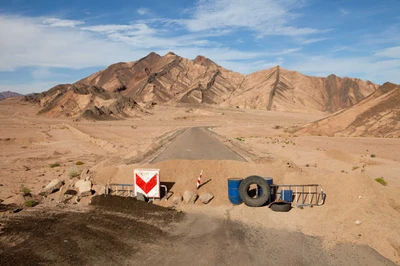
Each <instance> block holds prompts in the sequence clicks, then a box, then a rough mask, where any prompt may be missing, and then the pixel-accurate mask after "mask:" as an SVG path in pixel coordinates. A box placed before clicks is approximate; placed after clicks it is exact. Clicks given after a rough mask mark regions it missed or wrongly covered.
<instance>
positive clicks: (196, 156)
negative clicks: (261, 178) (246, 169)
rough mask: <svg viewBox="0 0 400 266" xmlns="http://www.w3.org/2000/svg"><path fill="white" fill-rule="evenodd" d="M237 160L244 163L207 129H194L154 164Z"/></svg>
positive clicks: (190, 129)
mask: <svg viewBox="0 0 400 266" xmlns="http://www.w3.org/2000/svg"><path fill="white" fill-rule="evenodd" d="M171 159H178V160H235V161H243V162H245V161H246V160H245V159H243V158H242V157H241V156H239V155H238V154H236V153H234V152H233V151H231V150H230V149H228V148H227V147H226V146H224V145H223V144H222V143H221V142H219V141H217V140H216V139H214V138H213V137H212V136H211V135H210V134H209V133H208V132H207V129H205V128H200V127H192V128H189V129H187V130H186V131H185V132H183V133H182V134H181V135H180V136H178V137H177V139H176V140H175V141H174V142H173V143H172V144H171V145H170V146H169V147H168V148H167V149H166V150H165V151H164V152H163V153H162V154H160V155H159V156H158V157H157V158H155V159H154V160H153V163H157V162H162V161H165V160H171Z"/></svg>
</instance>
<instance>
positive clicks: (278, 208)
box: [270, 201, 292, 212]
mask: <svg viewBox="0 0 400 266" xmlns="http://www.w3.org/2000/svg"><path fill="white" fill-rule="evenodd" d="M270 207H271V210H273V211H274V212H288V211H290V210H291V209H292V204H291V203H290V202H284V201H278V202H274V203H272V204H271V206H270Z"/></svg>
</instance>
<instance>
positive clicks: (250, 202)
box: [228, 175, 292, 212]
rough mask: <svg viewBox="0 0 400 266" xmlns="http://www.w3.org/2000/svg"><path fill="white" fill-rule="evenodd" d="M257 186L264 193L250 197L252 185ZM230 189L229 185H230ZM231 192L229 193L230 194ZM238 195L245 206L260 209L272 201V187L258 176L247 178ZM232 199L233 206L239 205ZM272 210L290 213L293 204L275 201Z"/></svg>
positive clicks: (242, 182)
mask: <svg viewBox="0 0 400 266" xmlns="http://www.w3.org/2000/svg"><path fill="white" fill-rule="evenodd" d="M254 184H255V185H257V187H258V188H259V189H260V190H261V191H262V193H260V194H259V195H258V196H257V197H252V196H250V195H249V193H248V191H249V188H250V186H251V185H254ZM228 187H229V184H228ZM229 193H230V192H228V194H229ZM238 194H239V196H240V199H241V201H243V202H244V204H246V205H247V206H249V207H260V206H264V205H265V204H266V203H267V202H268V201H269V199H270V196H271V187H270V185H269V184H268V183H267V181H266V180H265V179H264V178H262V177H260V176H256V175H252V176H249V177H246V178H245V179H243V180H242V181H241V182H240V185H239V188H238ZM229 197H230V201H231V202H232V203H233V204H238V201H237V199H235V201H233V200H232V199H231V196H230V195H229ZM269 206H270V208H271V209H272V210H273V211H277V212H288V211H290V209H291V208H292V204H291V203H290V202H286V201H282V200H279V201H275V202H272V203H270V205H269Z"/></svg>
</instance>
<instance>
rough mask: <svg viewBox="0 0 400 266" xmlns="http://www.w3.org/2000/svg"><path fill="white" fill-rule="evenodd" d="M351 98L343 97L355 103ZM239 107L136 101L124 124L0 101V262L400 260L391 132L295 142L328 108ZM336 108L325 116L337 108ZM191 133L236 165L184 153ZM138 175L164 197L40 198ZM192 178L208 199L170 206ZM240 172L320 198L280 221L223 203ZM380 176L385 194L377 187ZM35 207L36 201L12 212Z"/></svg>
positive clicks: (399, 187) (396, 156)
mask: <svg viewBox="0 0 400 266" xmlns="http://www.w3.org/2000/svg"><path fill="white" fill-rule="evenodd" d="M169 56H173V55H169ZM154 60H155V59H154ZM202 60H203V61H202ZM198 61H201V63H202V64H203V65H204V64H207V61H206V60H205V59H201V58H200V59H198ZM142 62H143V61H142ZM181 63H182V61H180V64H181ZM208 63H209V62H208ZM186 64H191V63H190V62H186ZM100 74H101V73H100ZM230 75H234V73H230ZM291 75H297V74H296V73H292V74H291ZM145 77H146V79H147V76H145ZM164 78H165V76H164ZM281 78H282V77H281ZM331 79H333V78H331ZM93 80H94V78H93ZM238 80H239V79H238ZM86 81H87V82H92V80H86ZM93 82H94V81H93ZM244 82H246V81H244ZM101 86H103V85H101ZM146 86H147V85H145V86H144V87H143V88H144V89H148V88H147V87H146ZM366 86H370V85H366ZM106 87H107V86H106ZM111 87H112V86H111ZM116 87H121V86H120V84H117V85H116ZM371 87H373V86H372V85H371ZM132 88H133V89H132V91H133V90H134V87H132ZM135 88H136V87H135ZM112 90H114V87H112ZM126 91H129V89H128V90H126ZM283 91H284V92H285V91H286V92H287V90H283ZM372 91H373V90H371V89H370V91H369V92H370V93H372ZM191 93H192V92H191ZM193 93H195V92H193ZM244 93H245V92H244ZM247 93H251V94H252V95H253V96H254V97H255V96H256V95H257V92H247ZM356 94H357V95H358V96H357V97H351V99H352V100H354V101H356V100H357V101H360V100H361V98H363V97H361V95H360V93H356ZM71 95H72V93H69V96H68V97H72V98H73V97H75V96H73V95H72V96H71ZM147 95H149V94H147ZM187 95H188V97H189V96H190V97H192V99H195V98H196V97H194V96H193V95H191V94H190V93H189V94H187ZM253 96H251V97H253ZM202 97H203V99H207V97H208V96H207V95H206V96H201V97H200V98H202ZM251 97H250V96H249V98H251ZM72 98H71V99H72ZM245 98H246V97H243V98H240V97H239V98H234V97H232V98H231V99H230V100H229V99H228V100H226V101H225V104H224V101H223V100H221V101H220V102H221V104H220V105H218V106H217V105H212V104H213V103H210V104H208V103H206V102H202V103H201V104H199V102H196V101H193V102H191V101H185V102H179V103H176V102H175V101H173V103H172V102H166V103H164V104H150V105H148V106H147V107H144V105H143V106H142V107H140V108H139V109H138V108H136V107H135V109H134V112H131V113H130V116H126V117H124V119H120V120H103V121H100V120H96V121H95V120H92V119H89V120H86V119H73V118H71V117H68V116H65V115H52V116H50V115H46V114H44V115H37V114H38V113H39V112H40V111H41V110H43V105H38V104H32V103H31V102H29V101H24V100H23V99H22V98H20V97H17V98H12V99H7V100H3V101H1V102H0V121H1V123H0V199H1V201H2V202H1V206H2V208H1V210H0V211H1V212H0V215H1V216H0V239H1V242H0V243H1V244H0V264H2V265H28V264H29V265H40V264H42V265H43V264H45V265H47V264H49V265H74V264H75V265H76V264H85V265H111V264H112V265H143V264H145V265H160V264H162V265H182V264H192V265H278V264H279V265H282V263H283V264H284V265H311V264H323V263H324V264H327V265H394V264H400V234H399V232H400V199H399V198H398V196H399V195H400V193H399V192H400V180H399V176H398V173H399V172H400V162H399V160H400V139H399V138H398V137H399V136H392V137H391V138H379V137H366V136H363V137H354V136H353V137H346V136H341V135H335V136H332V135H331V136H326V135H324V134H320V136H318V135H309V134H306V133H304V132H301V131H300V132H293V131H292V129H293V128H296V127H300V126H302V125H305V124H308V123H311V122H313V121H318V120H320V119H323V118H324V117H325V116H326V115H327V113H324V111H327V110H324V109H321V108H320V107H319V106H320V105H318V104H317V105H316V107H315V108H314V111H313V112H310V110H306V111H303V112H294V111H287V110H286V109H288V108H287V105H284V104H283V103H282V102H281V101H279V98H278V100H275V107H276V108H273V107H272V106H273V103H271V104H270V105H271V108H269V109H271V110H266V108H263V109H262V110H257V108H255V109H249V108H245V104H246V103H245V102H244V101H243V100H244V99H245ZM283 98H284V97H283ZM283 98H282V99H283ZM196 99H198V98H196ZM152 100H153V98H152V99H151V100H150V102H151V101H152ZM229 101H233V102H232V104H231V103H229V104H228V103H227V102H229ZM335 101H336V100H332V101H331V105H330V107H329V108H330V109H332V112H333V111H337V110H338V108H339V107H340V106H341V105H342V104H343V103H338V104H335ZM128 102H129V101H128ZM268 102H269V100H268V99H264V100H263V103H262V105H263V106H264V107H265V106H267V105H268ZM255 103H257V101H255ZM346 103H349V102H348V101H346ZM131 104H132V103H131ZM352 104H353V103H351V104H350V105H352ZM236 105H237V106H238V107H239V108H237V107H236ZM239 105H240V106H239ZM74 106H76V105H74ZM302 106H304V105H303V104H297V105H295V106H294V107H293V110H297V109H301V108H302ZM289 107H290V106H289ZM317 107H318V108H317ZM57 108H58V107H57ZM259 109H261V108H259ZM275 109H278V110H280V111H274V110H275ZM283 109H285V110H286V111H285V110H283ZM49 110H50V111H52V110H58V109H49ZM291 110H292V109H291ZM63 112H64V111H63ZM75 117H76V116H75ZM195 129H196V130H195ZM198 130H201V131H202V132H203V133H204V134H208V136H209V137H210V138H211V139H213V141H217V142H219V143H220V145H223V146H224V148H219V149H218V150H222V149H227V150H229V151H230V152H231V153H233V154H235V156H232V157H229V156H231V155H232V154H231V155H224V152H221V154H215V153H211V154H209V153H207V152H206V151H204V149H202V150H201V151H199V153H198V154H195V155H193V153H196V149H198V148H199V147H198V146H196V145H192V142H193V141H190V143H188V148H186V149H185V147H182V146H184V145H183V144H182V143H185V138H186V139H192V138H193V136H194V138H196V137H195V135H196V134H197V133H196V132H198ZM190 131H194V133H191V134H190V135H188V134H189V133H190ZM188 132H189V133H188ZM185 134H186V135H185ZM193 134H194V135H193ZM210 141H211V140H210ZM207 142H208V140H207V141H205V144H204V145H200V146H203V148H204V147H207V146H205V145H207ZM174 143H175V144H176V143H178V144H179V143H181V144H179V145H178V144H176V145H175V144H174ZM174 145H175V146H174ZM189 146H190V147H189ZM196 147H197V148H196ZM168 149H170V151H169V152H170V153H169V154H170V155H168V156H166V154H168V153H167V152H168ZM171 149H172V152H171ZM182 154H186V155H182ZM227 154H228V153H227ZM226 156H228V157H226ZM77 162H80V163H79V164H78V165H77ZM139 168H155V169H160V179H161V182H165V183H168V184H170V193H171V196H170V199H169V200H168V201H165V198H162V199H161V200H160V201H155V202H154V203H153V204H149V203H143V202H136V201H135V200H134V199H132V202H131V204H130V203H129V201H128V200H130V199H127V200H126V201H121V200H120V199H118V198H117V199H114V204H113V205H112V204H110V203H109V202H107V201H104V198H103V197H101V198H99V197H95V198H92V197H82V198H81V200H80V201H79V202H78V201H76V202H72V201H71V202H68V203H64V195H63V191H62V190H60V191H58V192H56V193H52V194H50V195H48V196H46V197H42V196H40V195H39V194H40V192H41V191H42V189H43V187H44V186H46V185H47V184H48V183H49V182H50V181H51V180H53V179H55V178H57V179H60V180H63V181H64V183H65V184H69V183H73V182H76V181H77V180H78V179H86V180H90V181H91V182H92V184H93V190H94V191H95V194H94V196H96V195H101V194H102V193H103V191H104V186H105V185H107V184H110V183H132V180H133V170H134V169H139ZM201 171H203V177H202V182H204V183H205V182H206V181H207V183H205V184H204V185H203V186H201V187H200V188H199V190H198V193H199V194H200V195H201V194H203V193H206V192H209V193H212V194H213V195H214V199H213V200H212V201H211V202H210V203H209V204H207V205H205V204H203V203H201V202H200V201H199V200H198V201H197V202H196V203H195V204H186V203H184V202H182V203H179V204H177V205H175V204H173V203H172V201H171V197H172V196H173V195H178V194H180V195H182V194H183V193H184V191H186V190H196V181H197V178H198V176H199V173H200V172H201ZM73 173H79V175H75V174H73ZM250 175H260V176H262V177H271V178H273V179H274V183H276V184H309V183H317V184H320V185H322V186H323V188H324V191H325V192H326V194H327V198H326V202H325V204H324V205H323V206H315V207H313V208H309V207H305V208H303V209H300V208H293V209H292V210H291V211H290V212H287V213H280V212H273V211H271V210H270V209H269V208H268V207H259V208H251V207H248V206H245V205H244V204H241V205H237V206H235V205H232V204H231V203H230V202H229V200H228V195H227V190H228V189H227V180H228V178H231V177H242V178H245V177H247V176H250ZM379 177H383V178H384V180H385V181H386V182H387V185H386V186H383V185H381V184H380V183H378V182H377V181H375V178H379ZM24 189H25V190H27V189H28V190H29V193H26V192H27V191H25V192H24V191H23V190H24ZM172 193H173V194H172ZM24 194H25V196H24ZM26 194H31V196H29V195H28V196H27V195H26ZM31 197H32V198H34V199H35V200H36V199H37V200H39V201H40V204H39V205H37V206H36V207H33V208H29V207H23V209H22V210H20V207H19V206H23V204H24V202H25V201H26V200H27V199H30V198H31ZM91 201H92V203H93V204H89V203H90V202H91ZM110 202H113V199H110ZM143 204H145V205H143ZM110 205H112V206H110ZM156 205H160V207H158V206H156ZM162 207H167V209H165V208H162ZM13 211H15V212H16V213H13ZM356 221H360V222H361V223H358V224H356V223H355V222H356Z"/></svg>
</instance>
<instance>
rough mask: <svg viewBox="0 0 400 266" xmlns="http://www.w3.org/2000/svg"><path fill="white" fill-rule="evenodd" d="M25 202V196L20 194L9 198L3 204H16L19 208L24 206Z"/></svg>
mask: <svg viewBox="0 0 400 266" xmlns="http://www.w3.org/2000/svg"><path fill="white" fill-rule="evenodd" d="M24 202H25V197H24V195H22V194H21V193H19V194H16V195H14V196H12V197H9V198H7V199H5V200H4V201H3V202H2V204H5V205H10V204H15V205H18V206H22V205H23V204H24Z"/></svg>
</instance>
